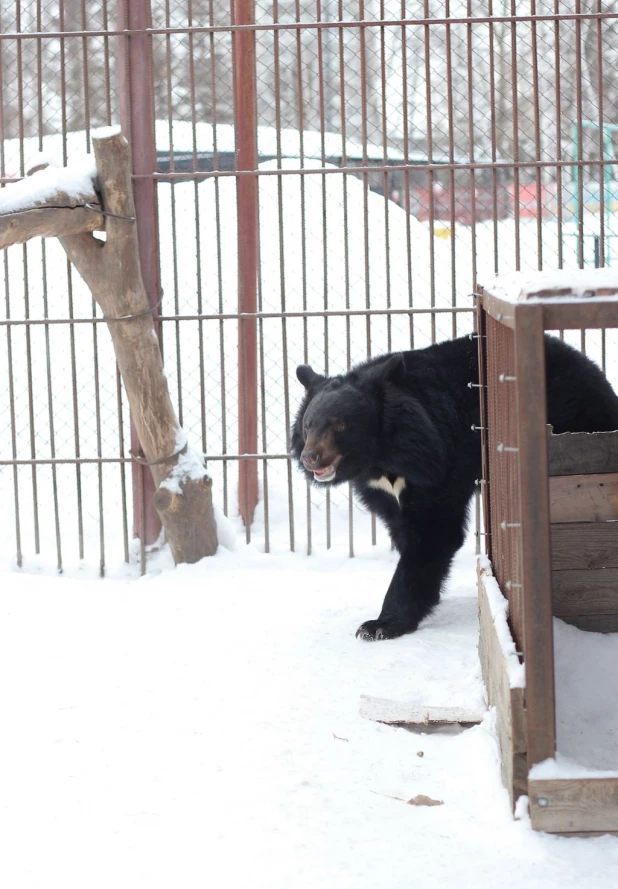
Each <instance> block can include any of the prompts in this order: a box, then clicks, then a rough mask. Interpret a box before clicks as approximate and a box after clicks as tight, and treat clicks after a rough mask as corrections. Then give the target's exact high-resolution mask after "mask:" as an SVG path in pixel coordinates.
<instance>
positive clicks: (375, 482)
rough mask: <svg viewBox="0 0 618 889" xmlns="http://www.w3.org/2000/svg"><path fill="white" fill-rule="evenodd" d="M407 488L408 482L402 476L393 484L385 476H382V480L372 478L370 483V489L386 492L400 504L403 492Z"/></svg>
mask: <svg viewBox="0 0 618 889" xmlns="http://www.w3.org/2000/svg"><path fill="white" fill-rule="evenodd" d="M405 486H406V480H405V478H403V476H401V475H400V476H399V477H398V478H396V479H395V481H394V482H392V483H391V482H390V481H389V480H388V478H387V477H386V476H385V475H382V476H380V478H372V479H370V481H369V487H370V488H376V490H378V491H384V492H385V493H386V494H390V495H391V497H394V498H395V500H396V501H397V503H399V498H400V497H401V492H402V491H403V489H404V488H405Z"/></svg>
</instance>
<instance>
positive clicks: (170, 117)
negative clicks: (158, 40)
mask: <svg viewBox="0 0 618 889" xmlns="http://www.w3.org/2000/svg"><path fill="white" fill-rule="evenodd" d="M171 25H172V16H171V10H170V0H165V27H166V28H170V27H171ZM175 39H177V38H176V37H175ZM173 64H174V52H173V50H172V35H171V34H166V35H165V70H166V100H167V102H166V104H167V138H168V141H169V168H170V172H171V173H173V172H174V171H175V170H176V158H175V152H174V148H175V140H174V114H173V107H174V99H173V91H172V73H173ZM169 189H170V225H171V229H172V244H171V247H172V272H173V275H174V284H173V287H174V314H175V315H180V301H179V300H180V294H179V290H178V223H177V213H176V180H175V179H172V180H171V181H170V183H169ZM174 337H175V341H176V397H177V403H178V422H179V423H180V425H181V426H182V425H183V423H184V417H183V398H182V361H181V349H180V342H181V324H180V321H178V320H176V321H174Z"/></svg>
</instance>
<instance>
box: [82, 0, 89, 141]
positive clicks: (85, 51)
mask: <svg viewBox="0 0 618 889" xmlns="http://www.w3.org/2000/svg"><path fill="white" fill-rule="evenodd" d="M87 18H88V17H87V14H86V0H81V29H82V31H85V30H86V29H87V27H88V24H87ZM81 46H82V77H83V81H82V87H83V100H84V122H85V130H86V146H87V150H88V151H90V71H89V67H88V38H87V37H85V36H84V37H82V39H81Z"/></svg>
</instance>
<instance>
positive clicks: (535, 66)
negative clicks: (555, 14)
mask: <svg viewBox="0 0 618 889" xmlns="http://www.w3.org/2000/svg"><path fill="white" fill-rule="evenodd" d="M536 14H537V11H536V0H530V15H536ZM530 41H531V43H532V96H533V107H534V159H535V161H537V164H539V161H540V160H541V120H540V117H541V108H540V101H539V100H540V90H539V55H538V43H537V30H536V22H534V21H532V22H531V23H530ZM534 182H535V188H536V240H537V248H536V250H537V268H538V269H542V268H543V201H542V191H541V189H542V179H541V167H540V164H539V165H538V166H537V168H536V170H535V179H534Z"/></svg>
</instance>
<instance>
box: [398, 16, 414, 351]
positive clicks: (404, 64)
mask: <svg viewBox="0 0 618 889" xmlns="http://www.w3.org/2000/svg"><path fill="white" fill-rule="evenodd" d="M400 14H401V20H402V21H404V20H405V18H406V0H401V13H400ZM401 80H402V89H401V104H402V105H403V162H404V164H405V165H406V167H407V165H408V164H409V163H410V121H409V110H408V103H409V99H408V36H407V31H406V26H405V25H402V26H401ZM403 175H404V207H405V211H406V256H407V268H406V272H407V276H408V305H409V306H410V308H412V306H413V304H414V288H413V284H412V228H411V224H410V213H411V207H410V171H409V170H408V169H405V170H404V174H403ZM409 318H410V322H409V323H410V348H411V349H413V348H414V315H412V313H410V316H409Z"/></svg>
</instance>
